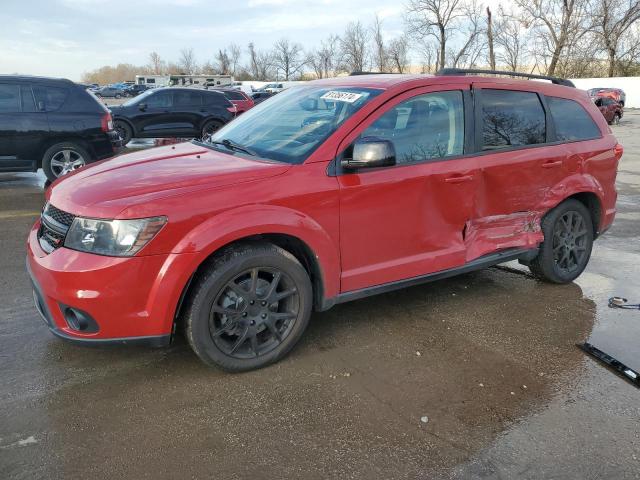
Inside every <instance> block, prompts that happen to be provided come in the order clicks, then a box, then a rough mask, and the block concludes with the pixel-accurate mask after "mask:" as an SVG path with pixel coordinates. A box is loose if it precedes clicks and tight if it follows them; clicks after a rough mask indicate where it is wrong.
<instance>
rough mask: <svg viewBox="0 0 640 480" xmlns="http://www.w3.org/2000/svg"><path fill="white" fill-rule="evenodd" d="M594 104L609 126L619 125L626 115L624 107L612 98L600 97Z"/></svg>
mask: <svg viewBox="0 0 640 480" xmlns="http://www.w3.org/2000/svg"><path fill="white" fill-rule="evenodd" d="M594 103H595V104H596V107H598V109H599V110H600V112H601V113H602V116H603V117H604V118H605V120H606V121H607V123H608V124H609V125H613V124H615V125H618V124H619V123H620V119H621V118H622V116H623V115H624V107H623V106H622V104H621V103H618V102H616V101H615V100H614V99H612V98H610V97H598V98H596V99H595V101H594Z"/></svg>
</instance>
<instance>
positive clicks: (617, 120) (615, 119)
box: [613, 113, 620, 125]
mask: <svg viewBox="0 0 640 480" xmlns="http://www.w3.org/2000/svg"><path fill="white" fill-rule="evenodd" d="M613 124H614V125H620V114H619V113H616V114H615V115H614V116H613Z"/></svg>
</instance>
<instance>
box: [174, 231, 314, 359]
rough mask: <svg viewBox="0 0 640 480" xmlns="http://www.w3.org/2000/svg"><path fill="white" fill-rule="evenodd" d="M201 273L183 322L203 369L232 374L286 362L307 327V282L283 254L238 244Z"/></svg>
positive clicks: (273, 248) (309, 294) (297, 264)
mask: <svg viewBox="0 0 640 480" xmlns="http://www.w3.org/2000/svg"><path fill="white" fill-rule="evenodd" d="M201 270H202V273H201V274H200V275H199V276H198V277H197V278H196V280H195V282H194V285H193V287H192V289H191V293H190V295H189V297H188V299H187V302H188V303H187V305H188V307H187V310H186V312H185V316H184V321H185V333H186V337H187V340H188V341H189V343H190V345H191V347H192V348H193V350H194V352H195V353H196V354H197V355H198V357H200V359H201V360H202V361H203V362H204V363H206V364H207V365H211V366H214V365H215V366H218V367H221V368H222V369H224V370H228V371H233V372H240V371H246V370H253V369H256V368H261V367H264V366H266V365H269V364H271V363H273V362H276V361H278V360H280V359H281V358H282V357H284V356H285V355H286V354H287V353H288V352H289V351H290V350H291V349H292V348H293V347H294V345H295V344H296V343H297V342H298V340H299V339H300V337H301V336H302V334H303V332H304V331H305V329H306V328H307V325H308V323H309V318H310V316H311V306H312V298H313V296H312V287H311V281H310V280H309V275H308V274H307V272H306V270H305V269H304V267H303V266H302V265H301V264H300V262H299V261H298V260H297V259H296V258H295V257H294V256H293V255H291V254H290V253H289V252H287V251H286V250H283V249H282V248H280V247H277V246H275V245H273V244H270V243H264V244H263V243H255V244H253V243H252V244H244V245H239V246H235V247H231V248H229V249H227V250H226V251H225V252H223V253H222V254H221V255H219V256H217V257H214V258H213V259H212V260H210V261H209V262H208V263H207V264H206V265H205V266H203V267H202V268H201Z"/></svg>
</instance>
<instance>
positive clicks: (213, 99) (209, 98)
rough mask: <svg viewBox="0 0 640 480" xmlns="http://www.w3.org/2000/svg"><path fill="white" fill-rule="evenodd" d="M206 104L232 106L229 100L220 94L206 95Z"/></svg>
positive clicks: (209, 93) (208, 93) (210, 93)
mask: <svg viewBox="0 0 640 480" xmlns="http://www.w3.org/2000/svg"><path fill="white" fill-rule="evenodd" d="M204 103H206V104H207V105H212V104H217V105H231V103H229V100H227V99H226V97H225V96H224V95H223V94H222V93H220V92H207V93H205V95H204Z"/></svg>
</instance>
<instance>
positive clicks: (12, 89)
mask: <svg viewBox="0 0 640 480" xmlns="http://www.w3.org/2000/svg"><path fill="white" fill-rule="evenodd" d="M19 111H20V87H19V86H18V85H14V84H10V83H0V113H15V112H19Z"/></svg>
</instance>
